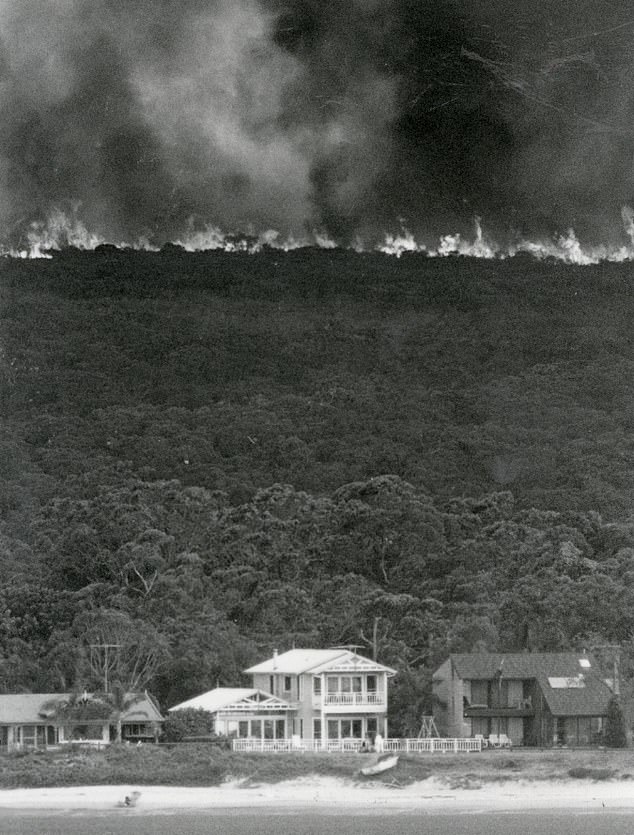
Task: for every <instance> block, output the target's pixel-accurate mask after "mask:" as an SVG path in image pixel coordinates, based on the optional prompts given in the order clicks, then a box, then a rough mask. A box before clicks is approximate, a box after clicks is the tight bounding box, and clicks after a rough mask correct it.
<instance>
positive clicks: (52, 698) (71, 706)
mask: <svg viewBox="0 0 634 835" xmlns="http://www.w3.org/2000/svg"><path fill="white" fill-rule="evenodd" d="M126 704H127V707H126V708H125V709H124V710H123V711H122V713H121V716H120V720H121V735H122V739H123V740H124V741H126V742H155V741H156V739H157V738H158V735H159V732H160V727H161V723H162V722H163V717H162V715H161V711H160V709H159V706H158V704H157V703H156V701H155V700H154V698H153V697H152V696H151V695H150V694H149V693H148V692H145V693H139V694H128V696H127V697H126ZM116 725H117V715H116V711H114V710H108V705H107V703H106V702H105V701H103V700H101V699H100V698H99V696H98V695H95V694H91V695H89V694H87V693H85V694H84V695H83V696H82V697H79V698H78V697H76V696H74V695H73V694H71V693H15V694H8V695H6V694H5V695H0V750H9V751H16V750H17V751H19V750H26V749H32V748H50V747H57V746H61V745H66V744H76V743H85V744H93V745H98V744H108V743H110V742H111V741H113V740H114V739H115V738H116Z"/></svg>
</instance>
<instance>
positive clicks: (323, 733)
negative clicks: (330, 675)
mask: <svg viewBox="0 0 634 835" xmlns="http://www.w3.org/2000/svg"><path fill="white" fill-rule="evenodd" d="M326 692H327V691H326V674H325V673H322V674H321V750H322V751H326V750H328V737H327V734H328V726H327V725H326Z"/></svg>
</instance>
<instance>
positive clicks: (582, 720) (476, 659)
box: [432, 652, 612, 747]
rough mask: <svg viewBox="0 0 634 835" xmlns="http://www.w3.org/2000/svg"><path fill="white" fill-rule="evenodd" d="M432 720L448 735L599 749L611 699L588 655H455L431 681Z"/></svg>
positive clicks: (443, 733)
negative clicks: (494, 737)
mask: <svg viewBox="0 0 634 835" xmlns="http://www.w3.org/2000/svg"><path fill="white" fill-rule="evenodd" d="M432 686H433V697H434V705H433V712H434V719H435V722H436V725H437V727H438V730H439V732H440V733H441V734H442V735H444V736H450V737H475V736H482V737H484V738H485V739H486V738H488V737H489V736H490V735H491V734H493V735H498V736H499V735H500V734H503V735H506V736H507V737H508V739H509V740H510V741H511V742H512V743H513V744H514V745H533V746H540V747H544V746H552V745H571V746H572V745H598V744H601V743H602V741H603V734H604V730H605V721H606V717H607V710H608V702H609V701H610V698H611V697H612V690H611V689H610V687H609V685H608V683H607V682H606V680H605V679H604V678H603V677H602V674H601V672H600V670H599V666H598V664H597V663H596V661H595V660H594V658H593V657H592V656H591V655H588V654H587V653H585V652H584V653H576V652H551V653H538V652H535V653H533V652H524V653H470V654H456V655H451V656H449V658H448V659H447V660H446V661H445V662H444V663H443V664H442V665H441V666H440V667H439V668H438V669H437V670H436V672H435V673H434V675H433V679H432Z"/></svg>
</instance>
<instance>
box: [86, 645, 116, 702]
mask: <svg viewBox="0 0 634 835" xmlns="http://www.w3.org/2000/svg"><path fill="white" fill-rule="evenodd" d="M88 646H89V647H90V666H91V669H92V670H93V672H96V671H99V672H103V689H104V693H107V692H108V673H109V672H110V659H111V656H110V654H109V650H111V649H120V648H121V644H89V645H88ZM101 650H103V665H102V664H100V663H99V662H97V663H95V662H94V661H93V653H94V652H96V651H99V656H100V658H101Z"/></svg>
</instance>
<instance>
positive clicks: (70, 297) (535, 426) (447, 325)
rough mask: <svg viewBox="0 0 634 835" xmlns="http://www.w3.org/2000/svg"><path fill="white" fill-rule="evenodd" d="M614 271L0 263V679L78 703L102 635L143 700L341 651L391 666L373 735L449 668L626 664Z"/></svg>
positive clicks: (285, 263) (423, 701)
mask: <svg viewBox="0 0 634 835" xmlns="http://www.w3.org/2000/svg"><path fill="white" fill-rule="evenodd" d="M633 279H634V270H633V268H632V267H630V266H629V265H609V264H606V265H603V266H599V267H584V268H580V267H576V268H573V267H565V266H562V265H561V264H555V263H547V262H537V261H533V260H531V259H528V258H519V257H518V258H514V259H509V260H507V261H496V262H491V261H475V260H471V259H462V258H447V259H430V258H425V257H423V256H404V257H402V258H400V259H396V258H392V257H388V256H380V255H374V254H355V253H353V252H344V251H338V250H333V251H319V250H314V251H313V250H300V251H296V252H289V253H282V252H277V251H273V250H270V251H264V252H262V253H259V254H256V255H247V254H244V253H243V254H228V253H218V252H216V253H206V254H199V255H192V254H187V253H184V252H183V251H181V250H179V249H178V248H175V247H169V248H166V249H164V250H163V251H162V252H160V253H148V252H127V251H126V252H123V251H118V250H115V249H113V248H110V247H104V248H100V249H98V250H97V251H95V252H90V253H82V252H77V251H72V250H71V251H66V252H64V253H60V254H58V255H56V256H55V257H54V258H53V259H52V260H39V261H20V260H9V259H4V260H2V261H1V262H0V377H1V391H0V409H1V412H2V424H1V427H0V511H1V514H2V526H1V529H0V559H1V568H2V573H1V576H2V581H1V585H0V688H1V689H2V690H3V691H5V692H13V691H16V690H21V689H40V690H51V691H52V690H57V689H61V688H69V687H74V686H80V687H82V688H83V687H84V686H87V685H93V686H94V685H96V684H98V683H99V682H98V681H95V679H98V678H99V674H100V670H99V663H98V659H97V661H96V660H95V658H94V655H93V657H92V658H91V655H90V652H89V650H88V645H89V644H90V643H93V644H94V643H99V642H102V643H105V642H111V643H120V644H122V645H124V646H125V653H126V654H125V657H122V658H121V661H120V664H121V666H120V669H119V673H120V676H121V678H122V679H125V678H126V677H127V678H128V679H129V678H130V676H131V675H132V672H133V671H134V670H136V672H137V673H138V674H139V681H141V683H142V684H148V685H149V686H150V687H151V688H152V690H153V691H154V692H155V693H156V694H157V696H158V697H159V699H160V700H161V702H162V704H163V706H164V707H165V706H169V705H170V704H173V703H174V702H176V701H178V700H180V699H183V698H185V697H188V696H190V695H193V694H194V693H197V692H200V691H202V690H203V689H206V688H210V687H213V686H215V685H216V684H217V683H220V684H221V685H228V684H236V683H239V682H240V681H241V674H240V671H241V670H242V669H243V668H244V667H246V666H248V665H249V664H250V663H252V662H254V661H255V660H259V659H261V658H262V657H263V655H266V654H267V653H268V652H269V651H270V650H272V649H273V647H277V648H278V649H280V650H284V649H288V648H290V647H291V646H292V645H293V644H295V645H297V646H300V645H311V646H330V645H333V644H335V645H339V644H347V643H353V644H359V645H361V646H363V647H364V651H365V652H367V653H368V654H371V653H372V652H373V651H376V652H377V653H378V656H379V659H380V660H381V661H382V662H384V663H386V664H390V665H392V666H395V667H397V668H398V669H399V670H400V671H401V672H400V674H399V676H398V677H397V679H396V680H395V682H394V688H393V699H392V702H393V704H392V711H393V717H392V728H393V730H394V732H395V733H397V732H399V731H408V730H409V731H410V732H411V731H413V730H415V729H417V726H418V722H419V715H420V713H421V712H428V711H429V708H430V703H429V698H430V693H429V678H430V674H431V671H432V670H433V669H434V668H435V666H437V665H438V664H439V663H440V661H441V660H442V659H443V657H444V655H445V654H446V653H447V652H448V651H468V650H470V649H472V648H489V649H521V648H535V649H537V648H542V649H551V648H552V649H554V648H564V647H570V646H577V647H579V646H587V647H590V646H591V645H593V644H599V643H609V642H619V643H622V644H623V645H624V647H625V648H626V650H627V648H628V645H629V642H630V641H631V638H632V635H633V634H634V517H632V516H631V509H630V507H631V503H632V495H633V489H634V440H633V435H632V429H633V428H634V389H633V382H634V346H633V344H632V335H631V334H632V322H633V321H634V298H633V293H632V281H633ZM626 659H627V656H626ZM91 662H92V663H91ZM135 664H136V665H137V666H136V667H135ZM624 670H625V672H627V664H625V665H624ZM115 672H116V671H115ZM124 683H127V682H125V681H124Z"/></svg>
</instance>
